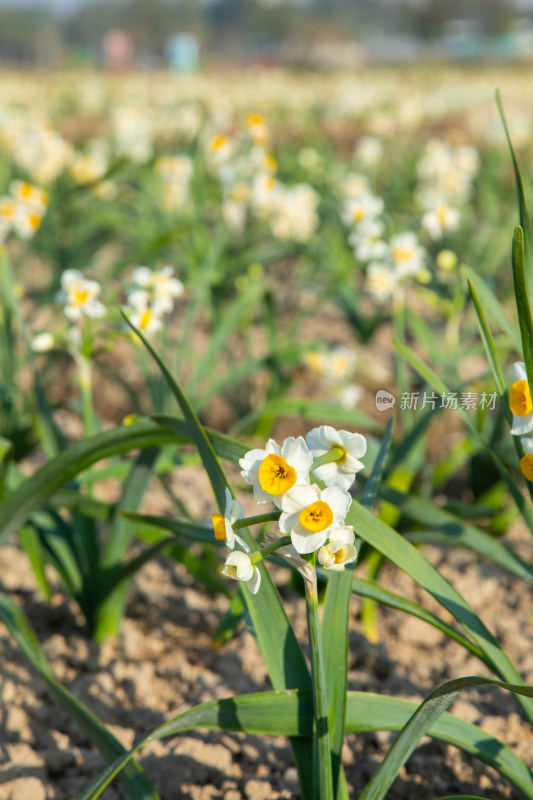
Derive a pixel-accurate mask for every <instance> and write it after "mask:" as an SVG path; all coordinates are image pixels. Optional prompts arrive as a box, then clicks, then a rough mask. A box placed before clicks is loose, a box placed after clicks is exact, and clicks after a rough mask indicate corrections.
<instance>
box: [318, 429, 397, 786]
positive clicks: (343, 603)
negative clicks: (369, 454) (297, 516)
mask: <svg viewBox="0 0 533 800" xmlns="http://www.w3.org/2000/svg"><path fill="white" fill-rule="evenodd" d="M393 425H394V418H393V417H391V418H390V419H389V422H388V424H387V428H386V430H385V434H384V436H383V440H382V442H381V446H380V449H379V452H378V454H377V456H376V460H375V462H374V465H373V467H372V472H371V473H370V477H369V478H368V480H367V482H366V484H365V488H364V491H363V496H362V498H361V503H362V504H363V505H365V506H366V507H367V508H371V507H372V504H373V502H374V499H375V497H376V494H377V491H378V488H379V483H380V480H381V476H382V474H383V469H384V465H385V459H386V457H387V454H388V452H389V448H390V443H391V440H392V429H393ZM354 566H355V563H354V564H353V565H350V566H349V567H347V568H346V569H345V570H344V572H340V573H333V574H332V575H330V576H329V580H328V586H327V589H326V599H325V602H324V611H323V615H322V648H323V651H324V670H325V674H326V682H327V692H328V721H329V729H330V731H331V752H332V756H331V757H332V763H333V784H334V791H335V792H337V783H338V780H339V771H340V767H341V763H342V762H341V758H342V746H343V743H344V719H345V716H346V692H347V690H348V676H347V673H348V623H349V612H350V599H351V595H352V580H353V567H354Z"/></svg>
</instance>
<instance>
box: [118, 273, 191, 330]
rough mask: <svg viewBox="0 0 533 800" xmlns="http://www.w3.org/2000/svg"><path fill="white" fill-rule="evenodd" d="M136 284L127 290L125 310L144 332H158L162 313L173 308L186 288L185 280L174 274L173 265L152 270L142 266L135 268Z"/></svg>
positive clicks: (161, 323) (161, 321)
mask: <svg viewBox="0 0 533 800" xmlns="http://www.w3.org/2000/svg"><path fill="white" fill-rule="evenodd" d="M132 280H133V283H134V284H135V288H132V289H130V291H129V292H128V300H127V305H126V309H125V310H126V313H127V315H128V317H129V318H130V320H131V321H132V323H133V324H134V325H135V327H136V328H138V329H139V330H140V331H141V332H142V333H146V334H148V335H150V334H153V333H157V332H158V331H160V330H161V328H162V327H163V317H164V316H165V314H169V313H170V312H171V311H172V310H173V308H174V301H175V299H176V298H177V297H179V296H180V295H181V294H183V292H184V286H183V283H182V282H181V281H180V280H179V279H178V278H175V277H174V267H172V266H166V267H163V268H162V269H160V270H155V271H154V270H151V269H150V268H149V267H146V266H140V267H136V268H135V269H134V270H133V274H132Z"/></svg>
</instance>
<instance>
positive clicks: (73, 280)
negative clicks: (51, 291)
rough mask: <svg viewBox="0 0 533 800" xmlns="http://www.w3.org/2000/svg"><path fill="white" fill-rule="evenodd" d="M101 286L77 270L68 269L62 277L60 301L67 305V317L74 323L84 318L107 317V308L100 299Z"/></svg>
mask: <svg viewBox="0 0 533 800" xmlns="http://www.w3.org/2000/svg"><path fill="white" fill-rule="evenodd" d="M100 291H101V289H100V284H99V283H98V282H97V281H92V280H88V279H87V278H85V277H84V276H83V274H82V273H81V272H80V271H79V270H77V269H67V270H65V271H64V272H63V274H62V275H61V292H60V294H59V300H60V301H62V302H63V303H65V309H64V311H65V316H66V317H67V319H69V320H71V321H73V322H81V321H82V319H83V317H90V318H92V319H98V318H100V317H103V316H105V313H106V308H105V306H104V305H103V304H102V303H101V302H100V300H99V299H98V298H99V297H100Z"/></svg>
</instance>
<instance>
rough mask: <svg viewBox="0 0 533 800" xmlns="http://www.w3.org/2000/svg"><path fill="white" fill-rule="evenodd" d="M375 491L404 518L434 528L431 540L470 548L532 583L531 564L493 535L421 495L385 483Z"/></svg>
mask: <svg viewBox="0 0 533 800" xmlns="http://www.w3.org/2000/svg"><path fill="white" fill-rule="evenodd" d="M379 494H380V497H382V498H383V499H384V500H386V501H387V502H388V503H392V504H393V505H394V506H396V508H398V509H400V511H401V512H402V514H404V515H405V516H406V517H407V518H408V519H410V520H412V521H413V522H416V523H418V524H420V525H424V526H427V527H428V528H431V529H435V530H436V531H437V532H436V533H435V539H434V541H439V542H441V543H443V544H449V545H460V546H462V547H466V548H467V549H468V550H473V551H474V552H475V553H479V555H481V556H484V558H488V559H490V560H491V561H493V562H494V563H495V564H498V565H499V566H500V567H502V568H503V569H506V570H508V571H509V572H511V573H513V574H514V575H517V576H518V577H519V578H521V579H522V580H525V581H527V582H528V583H529V584H533V565H532V564H529V563H528V562H527V561H524V559H522V558H520V556H519V555H517V554H516V553H513V551H512V550H510V549H509V548H508V547H506V546H505V544H503V542H501V541H499V540H498V539H495V538H494V537H493V536H489V534H487V533H484V532H483V531H481V530H479V528H476V527H475V526H474V525H472V524H471V523H469V522H465V521H464V520H462V519H460V517H458V516H456V515H455V514H451V513H450V512H449V511H446V510H445V509H443V508H439V507H438V506H436V505H435V504H434V503H430V502H429V501H428V500H425V499H424V498H423V497H416V496H415V495H408V494H405V493H404V492H397V491H396V490H395V489H391V488H390V487H388V486H382V487H381V488H380V492H379ZM441 534H442V535H441ZM417 536H418V534H417V533H413V534H412V541H415V540H416V539H417ZM431 536H432V534H431V533H426V532H424V533H423V534H422V537H423V538H426V541H428V540H429V538H431ZM420 541H422V539H421V540H420Z"/></svg>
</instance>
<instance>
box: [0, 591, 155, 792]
mask: <svg viewBox="0 0 533 800" xmlns="http://www.w3.org/2000/svg"><path fill="white" fill-rule="evenodd" d="M0 620H1V621H2V622H3V623H4V624H5V625H6V626H7V628H8V630H9V632H10V633H11V635H12V636H13V638H14V639H15V641H16V642H17V644H18V645H19V647H20V649H21V650H22V652H23V653H24V655H25V656H26V658H27V659H28V661H29V662H30V664H31V666H32V667H33V669H34V670H36V671H37V673H38V674H39V675H40V676H41V678H42V679H43V680H44V681H45V682H46V684H47V685H48V687H49V689H50V690H51V691H52V693H53V694H54V696H55V697H56V699H57V700H58V702H59V703H60V705H61V706H62V707H63V708H64V709H65V711H66V712H67V713H68V715H69V716H70V717H71V718H72V719H73V720H74V721H75V722H76V723H77V725H78V726H79V728H80V729H81V730H82V731H83V733H84V734H85V736H86V737H87V738H88V739H89V741H90V742H91V743H92V744H93V745H94V747H96V748H97V749H98V750H99V751H100V753H101V754H102V755H103V757H104V758H105V759H106V761H108V762H113V761H115V760H116V759H117V758H121V757H122V756H123V755H124V754H125V753H126V749H125V748H124V747H123V746H122V745H121V744H120V742H119V741H118V740H117V739H115V737H114V736H113V734H112V733H110V731H108V730H107V728H106V727H105V726H104V725H103V724H102V723H101V722H100V720H99V719H98V718H97V717H96V716H95V714H93V712H92V711H90V710H89V709H88V708H87V707H86V706H85V705H84V704H83V703H82V702H81V700H78V698H77V697H75V696H74V695H73V694H72V693H71V692H69V691H68V689H66V688H65V687H64V686H63V684H62V683H60V682H59V681H58V680H57V679H56V678H55V676H54V674H53V673H52V670H51V669H50V666H49V665H48V662H47V661H46V658H45V656H44V653H43V651H42V649H41V646H40V644H39V640H38V639H37V636H36V634H35V631H34V630H33V628H32V627H31V625H30V622H29V620H28V618H27V617H26V615H25V613H24V611H23V610H22V609H21V608H20V606H19V605H17V603H15V602H14V600H12V599H11V598H10V597H7V595H5V594H2V593H0ZM126 769H127V771H126V772H125V773H124V775H123V776H122V778H121V782H122V783H123V785H124V787H125V788H126V790H127V792H128V797H129V798H131V800H159V796H158V794H157V792H156V791H155V790H154V788H153V786H152V784H151V783H150V781H149V780H148V778H147V776H146V774H145V772H144V770H143V769H142V767H141V766H140V765H139V764H137V762H133V763H129V764H128V765H127V767H126Z"/></svg>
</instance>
